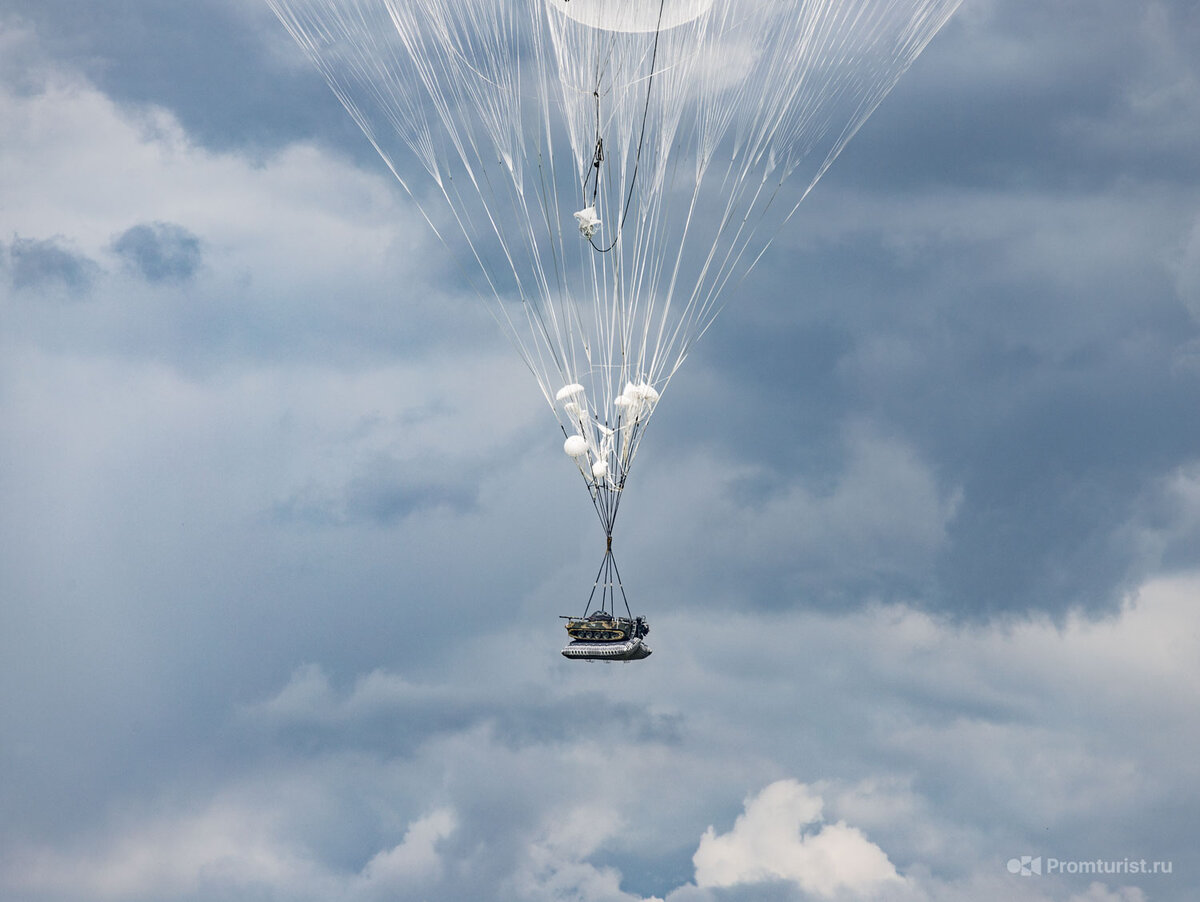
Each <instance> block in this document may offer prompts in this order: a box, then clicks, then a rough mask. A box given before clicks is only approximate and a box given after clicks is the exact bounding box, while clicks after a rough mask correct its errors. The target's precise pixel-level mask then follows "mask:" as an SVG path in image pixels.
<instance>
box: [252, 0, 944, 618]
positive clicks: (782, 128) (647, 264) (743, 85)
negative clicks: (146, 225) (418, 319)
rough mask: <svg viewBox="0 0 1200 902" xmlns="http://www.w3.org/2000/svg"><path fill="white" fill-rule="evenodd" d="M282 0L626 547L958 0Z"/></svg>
mask: <svg viewBox="0 0 1200 902" xmlns="http://www.w3.org/2000/svg"><path fill="white" fill-rule="evenodd" d="M266 2H267V3H268V4H269V5H270V6H271V8H272V9H273V10H274V11H275V13H276V14H277V15H278V17H279V19H280V20H281V21H282V22H283V24H284V26H285V27H286V28H287V29H288V31H289V32H290V33H291V35H292V36H293V37H294V38H295V39H296V41H297V42H298V43H299V44H300V46H301V47H302V48H303V49H304V51H305V52H306V53H307V54H308V55H309V56H310V58H311V59H312V60H313V61H314V63H315V64H316V65H317V67H318V68H319V69H320V71H321V72H322V73H323V74H324V76H325V78H326V79H327V81H328V82H329V84H330V86H331V87H332V89H333V91H334V92H335V94H336V95H337V97H338V98H339V99H340V100H341V102H342V104H343V106H345V108H346V110H347V111H348V112H349V114H350V115H351V116H352V117H353V118H354V120H355V122H357V123H358V125H359V126H360V127H361V128H362V130H363V132H364V133H365V134H366V136H367V137H368V139H369V140H370V141H371V143H372V144H373V145H374V147H375V148H376V149H377V150H378V151H379V153H380V155H381V156H382V157H383V159H384V160H385V162H386V163H387V165H388V167H389V168H390V169H391V171H392V173H393V174H394V175H395V176H396V178H397V179H398V180H399V181H400V183H401V184H402V185H403V186H404V189H405V190H406V191H407V192H408V193H409V195H410V196H411V197H412V199H413V201H414V203H415V204H416V205H417V207H418V208H419V209H420V210H421V212H422V214H423V215H424V217H425V219H426V220H427V222H428V223H429V225H430V226H431V227H432V229H433V230H434V231H435V232H436V234H437V235H438V236H439V238H441V239H442V241H443V242H444V243H445V244H446V245H447V247H448V248H449V249H450V251H451V252H452V253H453V255H454V256H455V257H456V258H457V259H458V260H459V261H461V262H462V263H463V264H464V268H463V272H464V274H466V275H467V276H468V278H469V279H470V281H471V284H472V285H473V287H474V289H475V290H476V291H477V293H478V294H479V296H480V298H481V299H482V300H483V301H484V303H485V304H486V305H487V306H488V309H489V310H490V311H491V313H492V315H493V316H494V318H495V319H496V321H497V322H498V323H499V324H500V325H501V327H502V328H503V329H504V331H505V332H506V333H507V334H508V336H509V338H510V339H511V340H512V343H513V345H514V346H515V347H516V349H517V351H518V353H519V354H520V355H521V358H522V359H523V360H524V361H525V363H526V365H527V366H528V367H529V370H530V371H531V372H532V373H533V375H534V377H535V379H536V380H537V382H538V385H539V386H540V388H541V391H542V394H543V396H544V397H545V399H546V401H547V403H548V404H549V405H550V407H551V409H552V410H553V411H554V413H555V416H556V417H557V419H558V422H559V424H560V426H561V427H562V430H563V432H564V438H565V440H566V441H565V444H564V450H566V452H567V454H568V455H570V456H571V457H572V458H573V459H574V460H575V461H576V462H577V463H578V465H579V469H580V472H581V473H582V474H583V478H584V481H585V484H586V486H587V489H588V492H589V494H590V496H591V499H592V502H593V505H594V506H595V509H596V512H597V514H598V515H599V517H600V520H601V525H602V526H603V528H604V531H605V535H606V538H607V540H608V541H607V546H608V550H609V552H611V539H612V531H613V524H614V521H615V518H616V515H617V509H618V507H619V500H620V497H621V493H622V492H623V491H624V490H625V488H626V485H627V479H628V476H629V472H630V467H631V465H632V462H633V459H634V457H635V455H636V453H637V449H638V445H639V442H640V440H641V437H642V435H643V434H644V431H645V428H646V424H647V422H648V421H649V419H650V417H651V415H652V414H653V412H654V410H655V409H656V408H657V404H658V400H659V396H660V394H662V393H664V392H665V391H666V388H667V385H668V383H669V382H670V380H671V378H672V377H673V376H674V374H675V373H676V372H677V371H678V369H679V367H680V365H681V364H682V362H683V360H684V359H685V358H686V357H687V355H688V353H689V351H690V350H691V349H692V347H693V345H694V344H695V342H696V341H697V340H698V339H699V338H700V336H701V335H703V334H704V332H705V331H706V330H707V329H708V328H709V326H710V325H711V324H712V322H713V319H714V318H715V317H716V316H717V314H718V313H719V312H720V310H721V308H722V306H723V305H724V304H725V303H726V301H727V300H728V297H729V295H730V293H731V291H730V290H731V288H733V287H734V286H736V285H737V284H738V283H739V282H740V281H741V279H742V278H743V277H744V276H745V275H746V274H747V273H748V272H749V271H750V269H751V268H752V267H753V266H754V265H755V263H756V262H757V261H758V260H759V259H760V257H761V256H762V255H763V253H764V252H765V250H766V248H767V246H768V245H769V244H770V242H771V240H772V239H773V238H774V237H775V236H776V235H777V234H778V233H779V232H780V229H781V228H782V226H783V224H784V223H786V222H787V220H788V219H789V218H790V217H791V216H792V214H793V213H794V211H795V210H796V208H797V207H798V205H799V204H800V202H801V201H802V200H803V199H804V197H805V196H806V195H807V194H808V192H809V191H810V190H811V189H812V187H813V186H814V185H815V184H816V183H817V181H818V180H819V179H820V178H821V176H822V175H823V174H824V173H825V171H826V170H827V169H828V168H829V166H830V165H831V164H832V163H833V161H834V159H835V158H836V157H837V156H838V154H839V153H840V152H841V150H842V148H844V147H845V145H846V143H847V142H848V141H849V140H850V139H851V138H852V137H853V136H854V134H855V133H856V132H857V131H858V129H859V128H860V127H861V125H862V124H863V122H865V121H866V119H867V117H868V116H870V114H871V113H872V112H873V111H874V110H875V108H876V107H877V106H878V104H879V103H880V102H881V101H882V99H883V98H884V97H885V96H886V95H887V93H888V92H889V91H890V90H891V89H892V87H893V86H894V85H895V84H896V82H897V80H898V79H899V78H900V76H901V74H903V72H904V71H905V70H906V69H907V68H908V67H909V66H910V65H911V63H912V62H913V61H914V60H915V59H916V58H917V56H918V55H919V54H920V53H921V51H922V50H923V49H924V48H925V46H926V45H927V44H928V42H929V41H930V40H931V39H932V38H933V36H934V35H935V34H936V33H937V31H938V30H939V29H940V28H941V27H942V25H944V24H945V22H946V21H947V20H948V19H949V18H950V16H951V14H952V13H953V12H954V10H955V9H956V7H957V6H958V4H959V2H960V0H795V2H780V0H471V2H463V0H266ZM796 293H797V299H798V302H802V300H803V286H799V287H798V288H797V291H796ZM557 386H564V387H563V388H562V389H557V388H556V387H557ZM602 570H603V568H602ZM598 579H599V578H598ZM610 600H611V598H609V597H607V596H605V597H602V603H603V604H607V603H608V601H610ZM584 632H587V631H586V630H584ZM593 632H595V631H594V630H593Z"/></svg>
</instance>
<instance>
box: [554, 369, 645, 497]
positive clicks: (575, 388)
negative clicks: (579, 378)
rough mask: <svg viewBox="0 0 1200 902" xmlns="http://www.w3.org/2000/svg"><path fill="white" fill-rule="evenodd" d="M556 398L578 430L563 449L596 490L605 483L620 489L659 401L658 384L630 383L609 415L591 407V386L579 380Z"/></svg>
mask: <svg viewBox="0 0 1200 902" xmlns="http://www.w3.org/2000/svg"><path fill="white" fill-rule="evenodd" d="M555 400H556V401H557V402H558V403H559V404H560V405H561V408H562V413H563V416H564V418H565V419H566V420H567V421H568V422H569V423H570V424H571V426H573V427H574V428H575V430H576V431H575V432H573V433H571V434H570V435H568V436H567V440H566V441H565V442H563V451H565V452H566V454H567V456H568V457H570V458H573V459H574V461H575V463H576V464H578V465H579V472H580V473H582V474H583V479H584V481H585V482H586V483H588V485H589V487H591V488H592V489H593V490H594V489H596V488H598V487H600V486H604V487H606V488H608V489H612V490H614V491H620V490H621V489H622V488H624V485H625V479H626V477H627V476H628V475H629V465H630V464H631V463H632V462H633V455H634V452H635V451H636V450H637V443H638V441H639V440H640V438H641V434H642V429H643V428H644V426H645V423H646V421H647V420H648V419H649V417H650V414H651V412H653V410H654V405H655V404H656V403H658V392H657V391H656V390H655V388H654V386H652V385H650V384H649V383H648V382H639V383H638V384H637V385H634V384H633V383H632V382H626V383H625V388H624V389H622V391H621V393H620V394H619V395H617V396H616V397H615V398H614V399H613V402H612V412H611V413H610V414H609V415H608V416H603V415H602V414H601V413H600V412H596V411H592V410H590V409H589V408H588V402H587V389H585V388H584V387H583V386H582V385H580V384H579V383H578V382H572V383H571V384H570V385H564V386H563V387H562V388H560V389H559V390H558V393H557V394H556V395H555ZM610 423H611V424H612V425H609V424H610ZM564 431H565V430H564Z"/></svg>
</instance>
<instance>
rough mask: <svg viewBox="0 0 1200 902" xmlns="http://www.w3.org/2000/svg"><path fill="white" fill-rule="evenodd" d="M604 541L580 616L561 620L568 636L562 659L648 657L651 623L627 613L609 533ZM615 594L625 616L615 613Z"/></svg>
mask: <svg viewBox="0 0 1200 902" xmlns="http://www.w3.org/2000/svg"><path fill="white" fill-rule="evenodd" d="M606 540H607V541H606V542H605V547H604V560H602V561H601V562H600V569H599V571H597V573H596V581H595V583H594V584H593V585H592V592H591V594H590V595H589V596H588V602H587V607H585V608H584V610H583V616H582V617H570V616H565V615H564V616H562V617H560V619H562V620H565V621H567V623H566V627H567V635H568V636H570V637H571V641H570V642H569V643H567V646H566V648H564V649H563V650H562V653H563V657H564V658H573V659H575V660H582V661H640V660H641V659H642V658H648V657H650V653H651V648H650V646H649V645H647V644H646V642H645V638H646V635H647V634H648V633H649V632H650V624H649V623H647V622H646V618H645V617H642V616H638V617H635V616H634V615H633V612H632V611H631V610H630V608H629V599H627V598H626V597H625V588H624V586H622V585H621V574H620V573H619V572H618V570H617V559H616V558H615V557H613V551H612V533H611V532H610V533H608V535H607V536H606ZM597 592H599V599H597V597H596V594H597ZM618 593H620V596H621V602H622V603H623V604H624V606H625V616H624V617H622V616H619V615H618V613H617V594H618ZM593 604H596V609H595V610H594V611H593V610H592V605H593ZM589 612H590V613H589Z"/></svg>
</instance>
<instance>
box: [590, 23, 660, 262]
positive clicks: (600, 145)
mask: <svg viewBox="0 0 1200 902" xmlns="http://www.w3.org/2000/svg"><path fill="white" fill-rule="evenodd" d="M666 5H667V0H658V21H657V22H656V23H655V25H654V49H653V50H652V51H651V53H650V77H649V78H647V79H646V102H645V104H644V105H643V106H642V127H641V131H640V132H639V134H638V143H637V153H635V154H634V157H633V174H632V175H631V176H630V177H629V191H628V192H627V193H626V195H625V207H624V209H623V210H621V221H620V223H619V224H618V225H617V229H616V234H614V235H613V240H612V244H610V245H609V246H608V247H597V246H596V240H595V238H593V237H591V236H588V244H590V245H591V246H592V250H594V251H595V252H596V253H598V254H607V253H608V252H609V251H611V250H612V249H613V248H614V247H616V246H617V242H618V241H619V240H620V239H621V232H622V231H623V230H624V229H625V217H627V216H628V215H629V207H630V205H631V204H632V202H633V189H634V188H635V187H636V186H637V177H638V167H639V166H640V165H641V162H642V145H643V144H644V143H645V141H646V118H647V116H648V115H649V113H650V94H651V92H652V91H653V90H654V74H655V66H656V64H657V62H658V39H659V38H660V37H661V36H662V17H663V8H664V7H665V6H666ZM592 96H593V97H595V98H596V155H595V157H594V158H593V160H592V168H593V169H594V170H595V173H596V183H595V185H594V186H593V187H592V206H595V204H596V196H597V194H599V193H600V163H601V162H602V161H603V160H604V138H602V137H601V136H600V86H599V85H597V86H596V90H595V91H593V92H592ZM589 175H590V173H589ZM583 190H584V191H585V192H586V191H587V181H586V180H584V183H583Z"/></svg>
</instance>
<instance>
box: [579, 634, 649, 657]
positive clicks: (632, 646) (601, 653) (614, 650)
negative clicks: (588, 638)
mask: <svg viewBox="0 0 1200 902" xmlns="http://www.w3.org/2000/svg"><path fill="white" fill-rule="evenodd" d="M651 652H652V649H651V648H650V646H649V645H647V644H646V643H645V642H644V641H643V640H642V639H640V638H639V639H627V640H625V641H624V642H585V641H578V640H577V641H574V642H570V643H568V644H567V647H566V648H564V649H563V650H562V653H563V657H564V658H572V659H574V660H582V661H640V660H642V659H643V658H648V657H650V654H651Z"/></svg>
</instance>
